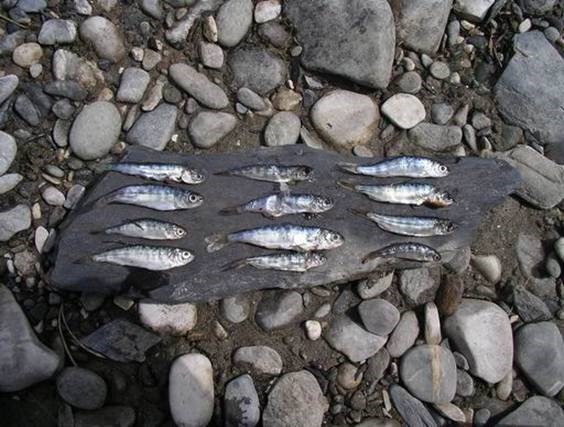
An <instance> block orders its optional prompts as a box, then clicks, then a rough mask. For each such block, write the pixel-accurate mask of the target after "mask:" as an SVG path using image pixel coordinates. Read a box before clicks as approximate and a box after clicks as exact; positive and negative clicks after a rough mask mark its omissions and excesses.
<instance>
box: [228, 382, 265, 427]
mask: <svg viewBox="0 0 564 427" xmlns="http://www.w3.org/2000/svg"><path fill="white" fill-rule="evenodd" d="M223 402H224V403H223V406H224V409H225V426H226V427H254V426H256V425H257V424H258V423H259V421H260V401H259V398H258V395H257V390H256V389H255V384H254V383H253V379H252V378H251V376H250V375H248V374H245V375H241V376H240V377H237V378H235V379H233V380H231V381H229V382H228V383H227V385H226V386H225V394H224V396H223Z"/></svg>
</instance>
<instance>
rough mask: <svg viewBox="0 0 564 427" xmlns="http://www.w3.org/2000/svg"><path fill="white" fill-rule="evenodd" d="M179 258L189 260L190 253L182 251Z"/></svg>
mask: <svg viewBox="0 0 564 427" xmlns="http://www.w3.org/2000/svg"><path fill="white" fill-rule="evenodd" d="M181 256H182V258H184V259H189V258H190V252H188V251H182V253H181Z"/></svg>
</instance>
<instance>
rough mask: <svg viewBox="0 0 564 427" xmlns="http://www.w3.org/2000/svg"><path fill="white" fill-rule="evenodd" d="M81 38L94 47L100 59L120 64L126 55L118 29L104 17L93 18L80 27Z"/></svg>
mask: <svg viewBox="0 0 564 427" xmlns="http://www.w3.org/2000/svg"><path fill="white" fill-rule="evenodd" d="M79 33H80V38H81V39H82V40H84V41H85V42H86V43H90V44H92V45H93V46H94V50H95V51H96V53H97V54H98V56H99V57H100V58H103V59H107V60H109V61H112V62H119V61H120V60H121V59H122V58H123V57H124V56H125V54H126V51H125V46H124V44H123V40H122V38H121V35H120V34H119V32H118V29H117V27H116V26H115V25H114V24H113V23H112V22H111V21H110V20H108V19H106V18H104V17H103V16H92V17H90V18H88V19H86V20H85V21H84V22H82V24H80V27H79Z"/></svg>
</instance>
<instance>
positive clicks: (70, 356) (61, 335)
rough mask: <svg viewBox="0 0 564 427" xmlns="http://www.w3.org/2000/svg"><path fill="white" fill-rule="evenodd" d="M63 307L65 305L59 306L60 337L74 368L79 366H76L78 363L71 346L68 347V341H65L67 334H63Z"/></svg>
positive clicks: (58, 326)
mask: <svg viewBox="0 0 564 427" xmlns="http://www.w3.org/2000/svg"><path fill="white" fill-rule="evenodd" d="M63 305H64V304H63V303H61V305H60V306H59V317H58V325H57V328H58V330H59V337H60V338H61V342H62V343H63V348H64V349H65V353H66V355H67V356H68V358H69V359H70V361H71V363H72V364H73V365H74V366H78V365H77V364H76V361H75V360H74V358H73V357H72V354H71V352H70V349H69V346H68V345H67V340H66V339H65V334H64V333H63Z"/></svg>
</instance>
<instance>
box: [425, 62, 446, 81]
mask: <svg viewBox="0 0 564 427" xmlns="http://www.w3.org/2000/svg"><path fill="white" fill-rule="evenodd" d="M429 71H430V72H431V75H432V76H433V77H434V78H436V79H439V80H444V79H446V78H448V76H450V68H449V66H448V64H445V63H444V62H440V61H436V62H433V64H432V65H431V68H430V69H429Z"/></svg>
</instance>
